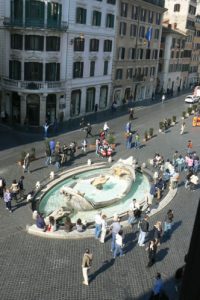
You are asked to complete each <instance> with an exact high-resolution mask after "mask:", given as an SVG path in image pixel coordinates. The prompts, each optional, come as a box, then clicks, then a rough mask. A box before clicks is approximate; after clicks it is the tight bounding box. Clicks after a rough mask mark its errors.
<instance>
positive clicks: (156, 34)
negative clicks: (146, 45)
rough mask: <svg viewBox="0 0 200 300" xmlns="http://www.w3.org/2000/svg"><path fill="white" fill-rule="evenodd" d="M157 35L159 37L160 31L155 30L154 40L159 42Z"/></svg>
mask: <svg viewBox="0 0 200 300" xmlns="http://www.w3.org/2000/svg"><path fill="white" fill-rule="evenodd" d="M159 35H160V30H159V29H155V31H154V39H156V40H159Z"/></svg>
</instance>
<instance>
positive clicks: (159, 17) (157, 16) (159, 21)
mask: <svg viewBox="0 0 200 300" xmlns="http://www.w3.org/2000/svg"><path fill="white" fill-rule="evenodd" d="M160 23H161V14H159V13H156V25H160Z"/></svg>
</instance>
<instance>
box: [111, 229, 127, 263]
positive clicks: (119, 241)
mask: <svg viewBox="0 0 200 300" xmlns="http://www.w3.org/2000/svg"><path fill="white" fill-rule="evenodd" d="M122 233H123V232H122V230H120V231H119V232H118V233H117V234H116V239H115V251H114V256H113V258H114V259H115V258H116V256H117V254H118V252H119V256H120V257H122V256H124V255H125V254H124V253H123V250H122V247H123V239H122Z"/></svg>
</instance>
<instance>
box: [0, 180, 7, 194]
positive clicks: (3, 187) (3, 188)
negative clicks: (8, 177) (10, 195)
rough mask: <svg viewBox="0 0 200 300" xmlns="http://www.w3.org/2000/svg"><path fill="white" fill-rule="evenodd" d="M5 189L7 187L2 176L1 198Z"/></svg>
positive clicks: (0, 185)
mask: <svg viewBox="0 0 200 300" xmlns="http://www.w3.org/2000/svg"><path fill="white" fill-rule="evenodd" d="M5 187H6V181H5V179H4V178H3V177H1V176H0V198H3V193H4V190H5Z"/></svg>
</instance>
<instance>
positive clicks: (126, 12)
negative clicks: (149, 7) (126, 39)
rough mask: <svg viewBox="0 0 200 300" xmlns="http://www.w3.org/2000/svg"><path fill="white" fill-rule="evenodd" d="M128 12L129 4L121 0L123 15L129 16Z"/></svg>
mask: <svg viewBox="0 0 200 300" xmlns="http://www.w3.org/2000/svg"><path fill="white" fill-rule="evenodd" d="M127 14H128V4H127V3H125V2H121V17H127Z"/></svg>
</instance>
